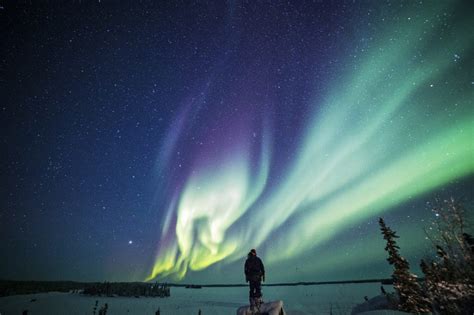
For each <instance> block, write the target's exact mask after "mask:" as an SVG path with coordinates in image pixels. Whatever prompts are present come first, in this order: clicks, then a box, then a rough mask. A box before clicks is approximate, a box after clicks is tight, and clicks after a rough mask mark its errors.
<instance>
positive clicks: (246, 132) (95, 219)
mask: <svg viewBox="0 0 474 315" xmlns="http://www.w3.org/2000/svg"><path fill="white" fill-rule="evenodd" d="M472 21H474V7H473V5H472V2H471V1H458V2H455V1H418V2H415V1H313V2H310V1H290V2H289V3H288V2H280V1H265V2H263V1H259V2H255V1H244V2H242V1H229V2H224V1H215V2H205V1H199V2H196V3H193V2H192V1H184V2H183V1H168V2H165V1H154V2H151V1H150V2H141V1H130V2H129V3H128V4H127V3H125V2H122V3H120V4H119V2H118V1H117V2H115V1H82V2H81V1H73V2H72V3H70V4H65V3H63V4H59V3H56V2H55V1H29V2H25V3H21V2H20V3H18V2H16V1H11V2H1V3H0V24H1V25H0V38H1V45H0V49H1V50H0V51H1V54H0V93H1V94H0V95H1V98H0V99H1V104H0V109H1V111H0V124H1V130H2V132H1V143H2V147H3V149H2V154H1V156H0V163H1V170H2V171H1V188H0V196H1V204H0V240H1V242H0V253H1V257H2V258H1V259H0V279H22V280H25V279H34V280H79V281H103V280H111V281H118V280H125V281H142V280H145V279H148V280H149V279H155V277H156V279H159V280H168V281H179V280H181V281H185V282H198V283H216V282H219V283H231V282H243V280H244V278H243V271H242V268H243V267H242V265H243V261H244V259H245V257H246V254H247V253H248V251H249V249H250V248H256V249H257V252H258V254H259V256H260V257H262V259H263V261H264V262H265V264H266V269H267V281H269V282H279V281H318V280H342V279H349V278H350V279H362V278H375V277H389V276H390V274H391V266H389V265H388V263H387V262H386V261H385V258H386V253H385V252H384V243H383V239H382V237H381V235H380V232H379V229H378V225H377V220H378V217H379V216H383V217H384V218H385V219H386V222H387V224H388V225H389V226H391V227H392V228H393V229H394V230H396V231H397V232H398V234H399V235H400V236H401V238H400V245H401V253H402V255H404V256H406V257H407V258H408V260H409V261H410V262H411V265H412V266H413V268H414V271H415V272H417V270H418V269H417V264H418V261H419V259H421V258H422V257H424V256H426V255H428V253H429V252H430V246H431V244H430V242H429V241H428V240H426V238H425V235H424V232H423V227H428V226H429V224H430V222H431V221H433V220H436V217H435V216H434V215H433V212H432V211H431V208H432V206H433V205H434V202H435V199H436V198H440V199H445V198H449V197H451V196H454V197H456V198H462V200H464V202H465V204H466V206H467V207H468V209H470V210H469V211H468V216H471V217H472V216H473V211H471V210H472V209H474V208H473V207H472V206H473V205H474V199H473V184H474V141H473V139H474V106H473V100H474V61H473V60H474V59H473V56H474V23H473V22H472Z"/></svg>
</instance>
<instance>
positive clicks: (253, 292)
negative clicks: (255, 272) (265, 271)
mask: <svg viewBox="0 0 474 315" xmlns="http://www.w3.org/2000/svg"><path fill="white" fill-rule="evenodd" d="M258 292H259V291H258V281H252V280H250V281H249V303H250V308H251V309H253V308H254V307H255V306H256V304H257V303H256V302H257V299H258V295H257V293H258Z"/></svg>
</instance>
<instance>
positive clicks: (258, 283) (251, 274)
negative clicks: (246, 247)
mask: <svg viewBox="0 0 474 315" xmlns="http://www.w3.org/2000/svg"><path fill="white" fill-rule="evenodd" d="M244 272H245V280H246V281H247V282H248V283H249V287H250V290H249V302H250V307H251V308H253V307H254V306H259V305H260V304H261V303H263V301H262V281H265V267H264V266H263V263H262V260H261V259H260V258H258V257H257V251H256V250H255V249H252V250H250V252H249V253H248V257H247V260H246V261H245V268H244Z"/></svg>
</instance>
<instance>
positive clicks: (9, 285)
mask: <svg viewBox="0 0 474 315" xmlns="http://www.w3.org/2000/svg"><path fill="white" fill-rule="evenodd" d="M419 281H423V279H419ZM351 283H352V284H355V283H381V284H386V285H390V284H392V283H393V280H392V279H364V280H341V281H314V282H282V283H268V284H263V285H264V286H267V287H283V286H300V285H305V286H310V285H328V284H351ZM103 284H109V285H111V286H112V287H115V286H119V287H121V288H125V289H124V290H129V289H130V290H134V291H138V292H141V291H140V290H146V288H147V287H148V286H150V285H165V286H166V287H184V288H193V289H195V288H233V287H246V286H247V284H240V283H239V284H189V283H158V282H76V281H15V280H0V296H8V295H18V294H35V293H43V292H80V291H86V292H88V290H93V289H94V288H96V287H98V286H101V285H103Z"/></svg>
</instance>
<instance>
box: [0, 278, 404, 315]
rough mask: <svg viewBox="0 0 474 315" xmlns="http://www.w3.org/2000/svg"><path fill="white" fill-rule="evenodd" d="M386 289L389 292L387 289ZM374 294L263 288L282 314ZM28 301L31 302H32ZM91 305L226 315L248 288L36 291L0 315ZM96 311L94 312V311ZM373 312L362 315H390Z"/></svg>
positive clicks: (120, 314) (1, 306) (299, 314)
mask: <svg viewBox="0 0 474 315" xmlns="http://www.w3.org/2000/svg"><path fill="white" fill-rule="evenodd" d="M385 288H386V289H390V290H391V288H389V287H388V286H386V287H385ZM379 293H380V285H378V284H375V283H367V284H338V285H318V286H295V287H263V295H264V296H263V299H264V300H265V301H274V300H282V301H283V303H284V309H285V311H286V312H287V314H288V315H303V314H330V313H331V310H332V314H334V315H339V314H350V312H351V309H352V307H353V306H354V305H356V304H358V303H362V302H363V301H364V296H368V297H369V298H371V297H374V296H376V295H378V294H379ZM33 299H36V301H34V302H32V300H33ZM95 301H99V308H100V307H101V306H102V305H104V304H105V303H107V304H108V311H107V314H109V315H124V314H143V315H145V314H150V315H154V314H155V312H156V311H157V310H158V308H160V311H161V315H192V314H196V315H197V314H198V312H199V310H201V311H202V315H208V314H209V315H221V314H222V315H229V314H236V311H237V309H238V308H239V307H240V306H243V305H248V289H247V288H245V287H238V288H202V289H185V288H176V287H172V288H171V297H169V298H147V297H140V298H128V297H127V298H125V297H89V296H84V295H81V294H71V293H58V292H51V293H41V294H32V295H17V296H8V297H3V298H0V314H1V315H10V314H11V315H18V314H22V311H23V310H28V311H29V312H28V314H29V315H40V314H41V315H42V314H44V315H56V314H58V315H65V314H71V315H73V314H77V315H79V314H81V315H84V314H88V315H90V314H93V309H94V305H95ZM97 313H98V310H97ZM395 313H396V312H390V311H379V312H370V313H366V314H371V315H372V314H395Z"/></svg>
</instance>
